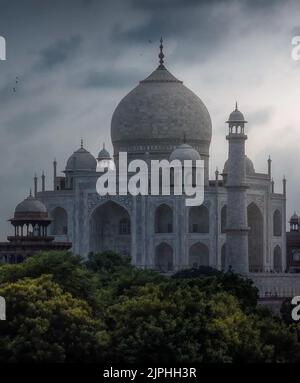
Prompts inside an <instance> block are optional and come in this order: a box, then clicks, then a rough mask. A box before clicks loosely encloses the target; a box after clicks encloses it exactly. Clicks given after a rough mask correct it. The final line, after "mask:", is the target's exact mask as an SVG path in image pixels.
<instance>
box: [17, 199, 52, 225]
mask: <svg viewBox="0 0 300 383" xmlns="http://www.w3.org/2000/svg"><path fill="white" fill-rule="evenodd" d="M31 217H37V218H38V217H39V218H48V212H47V208H46V206H45V205H44V204H43V203H42V202H41V201H39V200H38V199H36V198H34V197H32V195H31V193H30V195H29V196H28V197H27V198H26V199H24V201H22V202H20V203H19V204H18V205H17V207H16V208H15V214H14V218H24V219H26V218H31Z"/></svg>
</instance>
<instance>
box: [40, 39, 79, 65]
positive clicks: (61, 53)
mask: <svg viewBox="0 0 300 383" xmlns="http://www.w3.org/2000/svg"><path fill="white" fill-rule="evenodd" d="M81 42H82V38H81V36H78V35H77V36H72V37H70V38H69V39H67V40H59V41H56V42H54V43H53V44H51V45H50V46H48V47H46V48H45V49H42V50H41V51H40V53H39V56H40V58H39V61H38V63H37V67H38V68H39V69H54V68H55V67H56V66H58V65H61V64H63V63H65V62H66V61H68V60H69V59H71V58H72V57H74V55H75V54H76V53H77V52H78V50H79V47H80V44H81Z"/></svg>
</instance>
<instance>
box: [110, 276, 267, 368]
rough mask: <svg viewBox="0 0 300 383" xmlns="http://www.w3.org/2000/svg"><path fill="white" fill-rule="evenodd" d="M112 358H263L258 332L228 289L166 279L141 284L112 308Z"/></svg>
mask: <svg viewBox="0 0 300 383" xmlns="http://www.w3.org/2000/svg"><path fill="white" fill-rule="evenodd" d="M106 320H107V324H108V326H109V331H110V335H111V343H110V347H109V349H110V354H109V357H110V359H111V360H113V361H115V362H135V363H146V362H147V363H161V364H164V363H199V362H235V361H261V360H263V358H264V357H265V356H264V354H263V350H262V347H261V343H260V331H259V329H258V328H256V327H255V325H254V323H253V321H252V320H251V318H250V319H249V318H248V317H247V315H246V314H245V313H244V312H243V311H242V310H241V308H240V305H239V303H238V301H237V299H236V298H235V297H233V296H231V295H229V294H227V293H225V292H223V293H220V292H219V293H217V294H213V295H210V296H208V295H207V294H206V293H205V292H203V291H201V289H199V287H198V286H197V285H195V284H194V285H190V286H189V285H188V284H185V285H184V286H181V285H180V283H172V282H171V283H170V282H165V283H161V284H155V285H154V284H147V285H146V286H144V287H140V288H139V290H138V294H137V295H136V296H132V297H129V296H126V297H123V299H121V300H120V302H119V303H117V304H115V305H113V306H111V307H109V308H108V311H107V318H106Z"/></svg>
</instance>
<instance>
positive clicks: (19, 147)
mask: <svg viewBox="0 0 300 383" xmlns="http://www.w3.org/2000/svg"><path fill="white" fill-rule="evenodd" d="M283 3H284V5H283ZM287 3H289V4H292V5H286V4H287ZM293 4H297V3H296V2H292V1H288V2H282V1H280V0H272V1H258V0H245V1H238V0H232V1H230V0H226V1H219V0H218V1H217V0H213V1H212V0H207V1H197V0H148V1H146V0H105V1H102V0H60V1H59V0H56V1H54V0H52V1H50V0H43V1H40V0H26V1H20V0H9V1H8V0H7V1H4V0H0V35H2V34H5V37H6V38H7V44H8V49H9V60H8V61H7V63H6V65H4V63H1V62H0V74H1V76H0V108H1V109H0V134H1V141H0V145H1V143H2V147H1V150H0V162H1V163H2V167H1V168H0V174H1V175H0V181H1V182H2V188H0V199H1V200H2V201H5V203H4V204H2V205H0V218H2V220H1V221H0V236H2V238H4V237H5V235H6V234H7V230H8V225H7V226H5V225H6V224H5V219H7V218H9V217H10V216H11V214H12V212H13V209H14V207H15V205H16V203H17V202H19V201H20V200H21V199H22V198H24V197H26V195H27V194H28V189H29V187H30V185H31V183H32V176H33V174H34V172H35V171H38V172H39V175H40V171H41V170H43V169H44V170H45V171H46V174H47V182H48V183H49V184H48V186H50V187H51V181H52V180H51V177H50V175H51V174H52V168H51V161H52V158H53V157H54V156H57V157H58V160H59V163H60V167H61V169H63V167H64V164H65V161H66V159H67V158H68V155H69V154H70V153H72V151H73V150H74V149H76V147H77V145H78V142H79V141H80V137H81V136H82V135H83V136H84V137H86V138H87V146H88V148H89V150H91V151H92V152H93V153H94V154H97V152H98V150H99V147H98V146H99V145H98V144H99V142H101V141H102V140H107V141H109V124H110V120H111V115H112V113H113V110H114V108H115V105H116V104H117V103H118V102H119V101H120V99H121V98H122V97H123V96H124V95H125V94H126V93H127V92H128V91H130V90H131V89H132V88H133V87H134V86H135V85H136V84H137V83H138V81H139V80H141V79H143V78H145V77H146V76H147V75H148V74H149V73H150V72H151V71H152V70H153V69H155V67H156V66H157V62H158V58H157V54H158V45H159V38H160V36H161V35H163V37H164V52H165V55H166V65H167V67H168V68H170V70H171V71H174V75H176V76H177V75H178V77H179V78H180V79H182V80H183V81H184V83H185V84H187V86H189V87H190V88H191V89H193V90H194V91H195V93H196V94H199V95H200V96H201V97H203V101H204V102H205V103H206V105H207V107H208V109H209V111H210V112H211V115H212V119H213V122H214V130H213V140H214V141H213V145H214V146H212V147H211V152H212V157H213V156H217V155H218V153H225V152H226V153H227V146H226V140H225V133H224V127H223V126H224V120H225V119H226V117H227V114H228V113H229V112H230V111H231V109H232V107H233V106H232V104H233V102H234V100H235V99H236V98H237V99H238V100H241V102H244V105H249V106H250V107H251V108H250V109H249V111H250V110H251V111H252V112H249V113H246V110H245V115H246V119H247V120H248V121H249V128H250V134H249V140H248V142H247V145H248V146H247V150H248V149H251V148H250V145H253V147H254V148H255V149H253V153H254V154H255V155H256V154H257V152H258V151H260V150H261V151H262V154H261V163H262V164H263V166H265V163H266V161H265V159H266V156H267V155H268V154H269V153H270V154H272V152H273V151H274V150H275V151H276V156H275V157H277V158H276V166H274V172H278V174H279V172H283V171H284V169H285V167H287V169H288V167H289V168H290V166H289V162H290V158H289V156H286V155H283V156H282V153H281V152H282V151H285V152H286V147H290V145H292V144H293V142H295V143H296V141H297V139H295V136H297V132H296V133H294V132H293V133H291V137H290V141H288V143H285V142H284V143H283V144H282V145H281V146H280V145H279V144H281V142H282V139H279V138H278V139H276V143H278V145H279V146H278V148H277V149H276V148H275V149H274V150H272V147H273V146H274V142H273V141H275V140H272V142H271V141H270V140H268V138H266V137H270V136H272V137H273V136H274V132H273V126H274V125H273V124H274V120H273V117H274V115H275V114H276V113H277V114H278V113H279V114H280V111H279V112H278V109H280V108H282V103H284V100H285V99H286V96H285V94H284V92H283V91H282V94H281V91H280V92H278V91H277V90H278V88H280V87H284V85H285V79H282V77H283V76H284V75H287V74H288V70H287V69H286V64H285V63H284V62H283V61H280V60H278V56H279V54H280V52H282V51H283V50H284V48H283V49H281V50H280V48H281V47H280V45H278V46H276V49H278V51H277V52H275V53H274V50H273V51H272V47H273V46H275V45H276V44H277V42H278V37H279V38H280V37H281V36H282V30H283V29H284V28H289V31H292V32H295V33H294V34H297V35H299V34H300V33H299V29H297V25H298V24H297V23H294V24H293V23H290V18H291V17H292V16H293V15H296V14H299V7H297V6H294V5H293ZM278 9H282V10H284V9H285V13H284V12H283V13H277V14H276V12H277V10H278ZM282 14H283V16H284V17H283V18H282V17H281V16H282ZM278 26H279V27H280V28H278ZM293 26H294V29H293ZM299 26H300V22H299ZM281 28H282V30H280V32H279V33H278V29H281ZM270 30H271V32H272V33H270V39H269V40H268V39H266V34H267V33H268V31H270ZM297 31H298V32H297ZM283 33H284V32H283ZM149 40H151V43H149ZM261 41H263V42H264V44H265V45H264V47H263V49H261V50H260V55H262V56H263V57H262V58H261V57H259V58H260V60H259V62H258V61H257V60H254V59H253V57H254V56H255V55H256V50H257V49H258V48H259V46H260V42H261ZM245 43H247V48H246V49H247V51H246V49H245V48H244V47H245ZM270 43H271V44H270ZM284 44H285V42H284ZM286 44H287V45H286V51H288V49H289V44H290V41H288V39H287V43H286ZM232 51H233V54H231V52H232ZM241 52H242V53H241ZM264 52H267V54H270V58H266V57H265V56H264ZM287 54H288V53H287ZM243 55H244V57H245V56H247V57H249V60H251V59H252V62H253V63H251V62H250V63H249V60H247V59H246V60H245V59H244V57H243ZM248 55H249V56H248ZM255 57H256V56H255ZM268 60H270V61H272V60H273V62H276V63H278V62H279V63H278V65H277V67H276V71H275V70H274V73H273V75H272V73H271V72H272V71H271V70H270V66H268V65H267V63H268ZM261 62H262V64H264V65H265V68H264V69H265V70H262V69H261V67H262V65H261ZM2 64H3V65H2ZM233 64H234V65H233ZM233 66H234V68H233ZM293 67H294V68H295V65H294V66H293ZM299 68H300V64H299ZM281 73H284V75H281ZM17 75H18V76H20V78H21V81H20V84H19V85H20V88H19V89H18V91H17V92H16V93H14V92H13V90H12V89H13V86H14V80H15V76H17ZM272 76H273V77H272ZM253 78H258V79H259V81H256V82H257V84H258V85H257V86H256V85H255V82H254V81H253ZM270 84H271V85H270ZM266 85H267V86H269V90H267V91H266ZM258 87H259V89H256V88H258ZM293 87H296V84H294V83H292V84H291V86H290V88H293ZM125 88H126V89H125ZM285 90H286V91H287V89H285ZM289 90H290V89H289ZM289 90H288V92H286V94H287V96H288V95H289V93H290V92H289ZM247 97H248V98H247ZM276 98H277V99H279V102H277V106H276ZM274 99H275V101H274ZM229 100H230V102H229ZM265 100H267V105H272V108H273V109H272V108H271V107H266V101H265ZM277 101H278V100H277ZM273 105H275V106H273ZM278 105H280V107H279V108H278ZM281 113H282V112H281ZM284 115H285V116H288V117H289V118H290V116H291V113H284ZM280 122H281V121H280V120H279V121H277V120H275V123H276V124H278V125H277V126H281V124H280ZM290 123H291V124H294V123H295V121H292V122H290ZM296 125H297V124H295V126H296ZM256 126H257V127H258V130H257V132H260V134H263V132H266V133H265V137H264V138H263V140H265V141H266V142H268V143H269V145H270V147H267V148H261V147H260V148H259V149H256V146H257V145H259V144H260V143H261V141H262V139H261V135H258V134H252V130H251V129H252V128H253V131H254V133H256V131H255V127H256ZM220 127H222V128H220ZM275 128H276V126H275ZM221 130H222V132H221V133H218V132H220V131H221ZM275 131H276V129H275ZM281 136H282V137H285V136H286V134H285V135H284V136H283V135H282V133H281V132H280V131H278V137H281ZM276 137H277V136H276ZM96 141H97V142H98V144H97V143H96ZM251 143H252V144H251ZM295 145H296V144H295ZM90 146H91V148H90ZM271 146H272V147H271ZM295 151H296V150H295ZM296 153H297V151H296ZM225 157H226V154H224V155H222V157H221V156H220V157H218V158H217V159H216V160H215V159H214V160H213V161H215V162H216V163H213V166H216V165H220V164H223V163H224V161H225V159H226V158H225ZM20 159H21V161H20ZM252 159H253V160H256V159H255V158H254V156H253V158H252ZM297 160H299V159H297V158H296V161H297ZM213 161H212V162H213ZM257 161H258V160H257ZM274 164H275V158H274ZM290 178H292V175H290ZM3 179H5V182H3ZM291 189H292V188H291ZM293 190H294V194H295V195H296V194H297V195H298V194H299V191H298V190H297V182H295V187H294V188H293ZM289 201H291V202H289ZM289 201H288V203H290V204H291V203H292V204H293V203H296V199H295V198H294V200H293V198H289Z"/></svg>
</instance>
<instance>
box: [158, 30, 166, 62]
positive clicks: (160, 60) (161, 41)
mask: <svg viewBox="0 0 300 383" xmlns="http://www.w3.org/2000/svg"><path fill="white" fill-rule="evenodd" d="M163 48H164V46H163V38H162V37H161V38H160V46H159V49H160V52H159V55H158V58H159V68H160V69H164V68H165V67H164V57H165V55H164V53H163Z"/></svg>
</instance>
